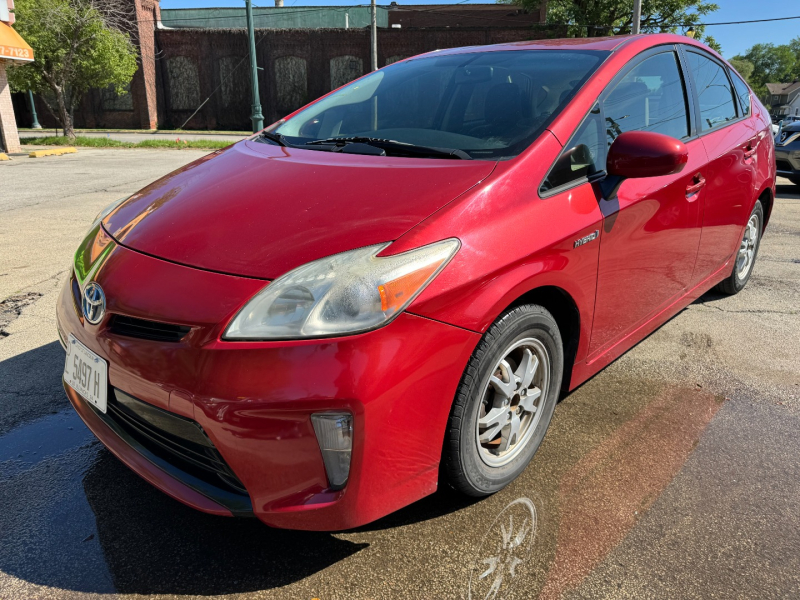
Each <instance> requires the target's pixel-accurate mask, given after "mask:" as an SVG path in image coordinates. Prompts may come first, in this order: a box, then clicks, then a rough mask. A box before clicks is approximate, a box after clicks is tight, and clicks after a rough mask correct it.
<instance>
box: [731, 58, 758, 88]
mask: <svg viewBox="0 0 800 600" xmlns="http://www.w3.org/2000/svg"><path fill="white" fill-rule="evenodd" d="M728 62H729V63H730V64H731V66H732V67H733V68H734V69H736V70H737V71H739V75H741V76H742V77H744V80H745V81H746V82H747V83H750V78H751V77H752V76H753V71H754V70H755V68H756V66H755V65H754V64H753V63H751V62H750V61H749V60H747V59H746V58H744V57H743V56H734V57H733V58H731V59H730V60H728Z"/></svg>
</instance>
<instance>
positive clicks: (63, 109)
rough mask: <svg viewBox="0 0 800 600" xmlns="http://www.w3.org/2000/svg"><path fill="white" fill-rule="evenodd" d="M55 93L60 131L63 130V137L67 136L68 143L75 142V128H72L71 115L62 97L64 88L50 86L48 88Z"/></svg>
mask: <svg viewBox="0 0 800 600" xmlns="http://www.w3.org/2000/svg"><path fill="white" fill-rule="evenodd" d="M50 87H51V88H52V89H53V92H55V95H56V101H57V102H58V118H59V120H60V121H61V129H63V130H64V135H65V136H67V137H68V138H69V139H70V141H74V140H75V128H74V127H73V126H72V114H70V113H71V111H70V110H69V108H67V102H66V98H65V97H64V86H61V85H52V84H51V86H50Z"/></svg>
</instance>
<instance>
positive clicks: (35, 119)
mask: <svg viewBox="0 0 800 600" xmlns="http://www.w3.org/2000/svg"><path fill="white" fill-rule="evenodd" d="M28 104H30V105H31V117H33V123H31V129H41V128H42V126H41V125H39V118H38V117H37V116H36V105H35V104H34V103H33V92H32V91H30V90H28Z"/></svg>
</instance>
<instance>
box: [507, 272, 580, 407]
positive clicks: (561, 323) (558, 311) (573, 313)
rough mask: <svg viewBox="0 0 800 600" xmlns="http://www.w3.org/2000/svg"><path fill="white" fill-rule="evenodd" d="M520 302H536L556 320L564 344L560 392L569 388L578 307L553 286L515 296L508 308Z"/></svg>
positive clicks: (568, 296)
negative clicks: (562, 375)
mask: <svg viewBox="0 0 800 600" xmlns="http://www.w3.org/2000/svg"><path fill="white" fill-rule="evenodd" d="M522 304H538V305H539V306H541V307H543V308H546V309H547V310H548V311H549V312H550V314H551V315H553V318H554V319H555V320H556V324H557V325H558V330H559V332H560V333H561V341H562V343H563V344H564V377H563V379H562V380H561V392H562V394H564V393H566V392H567V391H568V390H569V383H570V380H571V379H572V367H573V365H574V364H575V355H576V353H577V352H578V341H579V340H580V333H581V317H580V313H579V312H578V307H577V306H576V304H575V301H574V300H573V299H572V297H571V296H570V295H569V294H568V293H567V292H565V291H564V290H562V289H561V288H558V287H554V286H545V287H540V288H536V289H534V290H531V291H530V292H527V293H525V294H523V295H522V296H520V297H519V298H517V299H516V300H515V301H514V302H513V303H512V304H511V305H510V306H509V307H508V308H509V309H511V308H514V307H516V306H521V305H522Z"/></svg>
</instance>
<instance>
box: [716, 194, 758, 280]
mask: <svg viewBox="0 0 800 600" xmlns="http://www.w3.org/2000/svg"><path fill="white" fill-rule="evenodd" d="M763 229H764V209H763V207H762V206H761V201H760V200H756V205H755V206H754V207H753V212H752V213H750V219H748V221H747V225H746V226H745V228H744V235H742V241H741V242H740V243H739V250H738V251H737V252H736V257H735V260H734V263H733V272H732V273H731V274H730V275H729V276H728V277H727V278H726V279H724V280H722V281H721V282H720V283H719V285H717V290H719V291H720V292H722V293H723V294H728V295H733V294H738V293H739V292H740V291H742V289H743V288H744V286H745V285H747V282H748V280H749V279H750V275H751V273H752V272H753V265H754V264H755V262H756V256H758V247H759V245H760V243H761V232H762V231H763Z"/></svg>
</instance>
